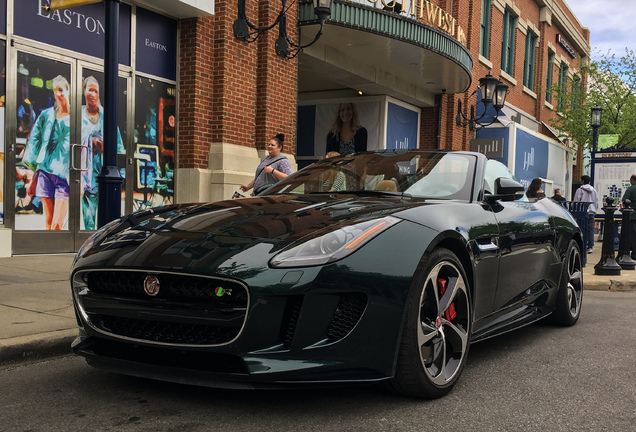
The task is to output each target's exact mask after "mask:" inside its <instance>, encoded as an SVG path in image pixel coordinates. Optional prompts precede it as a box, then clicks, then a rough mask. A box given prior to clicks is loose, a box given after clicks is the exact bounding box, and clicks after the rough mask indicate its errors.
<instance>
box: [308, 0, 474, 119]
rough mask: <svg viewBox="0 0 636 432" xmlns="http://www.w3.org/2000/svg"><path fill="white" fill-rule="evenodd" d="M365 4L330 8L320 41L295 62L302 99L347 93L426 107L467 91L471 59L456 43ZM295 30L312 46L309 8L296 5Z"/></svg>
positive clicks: (436, 31) (410, 20) (314, 26)
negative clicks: (297, 20)
mask: <svg viewBox="0 0 636 432" xmlns="http://www.w3.org/2000/svg"><path fill="white" fill-rule="evenodd" d="M366 4H367V3H364V2H359V3H356V2H346V3H334V4H333V6H332V11H331V16H330V17H329V19H328V20H327V21H326V25H325V29H324V30H323V35H322V36H321V38H320V39H319V40H318V42H317V43H316V44H314V45H312V46H311V47H309V48H307V49H305V50H304V51H303V53H302V54H301V55H300V56H299V59H300V62H299V93H300V95H301V97H304V96H303V95H305V94H320V93H324V92H336V91H343V90H346V89H350V90H353V91H355V92H358V91H361V92H363V93H364V94H367V95H374V94H383V95H389V96H393V97H395V98H398V99H400V100H403V101H405V102H408V103H411V104H413V105H416V106H420V107H424V106H432V105H433V104H434V96H435V95H438V94H441V93H446V94H453V93H461V92H464V91H466V90H467V89H468V88H469V86H470V83H471V70H472V66H473V61H472V57H471V55H470V53H469V51H468V50H467V49H466V48H465V47H464V46H463V45H462V44H461V43H460V42H459V41H458V40H457V39H456V38H454V37H453V36H451V35H450V34H447V33H445V32H443V31H440V30H439V29H436V28H434V27H432V26H430V25H427V24H424V23H422V22H419V21H417V20H415V19H413V18H411V17H408V16H405V15H404V14H397V13H393V12H387V11H384V10H382V9H379V8H372V7H367V6H365V5H366ZM369 4H370V3H369ZM299 24H300V26H301V40H302V42H303V43H307V42H309V41H311V39H313V36H314V35H315V34H316V32H317V31H318V27H319V26H318V24H317V23H316V20H315V15H314V14H313V10H312V5H311V4H301V5H300V23H299Z"/></svg>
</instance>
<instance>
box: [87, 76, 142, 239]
mask: <svg viewBox="0 0 636 432" xmlns="http://www.w3.org/2000/svg"><path fill="white" fill-rule="evenodd" d="M80 70H81V127H80V129H81V131H80V133H81V138H80V144H79V147H80V152H81V156H80V159H79V160H80V161H81V163H82V164H84V165H83V166H81V167H79V166H78V167H76V168H77V169H79V170H80V171H81V179H80V190H79V194H80V202H81V203H80V208H79V225H80V226H79V228H80V234H79V238H78V242H79V243H80V246H81V243H83V241H84V240H85V239H86V238H87V237H88V236H90V234H91V233H92V231H94V230H95V229H96V228H97V203H98V199H99V191H98V186H99V185H98V181H97V177H98V175H99V174H100V173H101V170H102V167H103V159H104V158H103V153H104V138H103V133H104V106H103V98H102V94H103V88H104V73H103V72H102V71H100V70H97V69H96V68H94V67H92V66H91V65H86V66H85V65H80ZM127 81H128V80H127V79H126V78H123V77H120V78H119V81H118V84H117V86H118V98H117V104H118V106H117V117H118V118H117V140H116V147H117V167H118V168H119V172H120V174H121V176H122V178H123V179H124V180H123V182H122V188H121V190H122V192H121V214H126V213H127V211H126V190H127V186H126V180H125V179H126V177H127V176H126V166H127V164H126V161H127V155H126V145H125V143H126V117H127V98H126V94H127V93H128V88H127V86H128V82H127ZM130 166H132V163H130ZM77 247H79V246H77Z"/></svg>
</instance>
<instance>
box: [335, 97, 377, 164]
mask: <svg viewBox="0 0 636 432" xmlns="http://www.w3.org/2000/svg"><path fill="white" fill-rule="evenodd" d="M332 151H334V152H338V153H340V154H341V155H346V154H350V153H357V152H363V151H367V130H366V129H365V128H363V127H362V126H361V125H360V119H359V118H358V110H357V109H356V107H355V105H354V104H352V103H349V102H346V103H341V104H340V106H339V108H338V112H337V114H336V118H335V119H334V121H333V125H332V126H331V129H330V130H329V134H327V151H326V153H329V152H332Z"/></svg>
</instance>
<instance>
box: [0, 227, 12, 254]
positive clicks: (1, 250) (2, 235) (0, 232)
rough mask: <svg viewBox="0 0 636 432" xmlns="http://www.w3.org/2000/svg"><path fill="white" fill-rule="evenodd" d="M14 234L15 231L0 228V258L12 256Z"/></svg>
mask: <svg viewBox="0 0 636 432" xmlns="http://www.w3.org/2000/svg"><path fill="white" fill-rule="evenodd" d="M12 234H13V230H11V229H9V228H2V227H0V258H7V257H10V256H11V250H12V247H11V238H12V237H11V236H12Z"/></svg>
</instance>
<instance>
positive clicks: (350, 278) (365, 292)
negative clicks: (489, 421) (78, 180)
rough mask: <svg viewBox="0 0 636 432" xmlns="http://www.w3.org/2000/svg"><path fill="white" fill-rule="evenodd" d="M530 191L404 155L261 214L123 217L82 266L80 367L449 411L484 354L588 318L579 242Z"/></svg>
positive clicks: (474, 165)
mask: <svg viewBox="0 0 636 432" xmlns="http://www.w3.org/2000/svg"><path fill="white" fill-rule="evenodd" d="M523 191H524V188H523V186H522V185H521V184H519V183H518V182H516V181H515V180H514V178H513V177H512V175H510V173H509V171H508V170H507V169H506V168H505V166H503V165H502V164H501V163H499V162H496V161H493V160H488V159H487V158H486V157H485V156H484V155H482V154H479V153H470V152H442V151H431V152H428V151H422V150H404V151H402V150H394V151H384V152H376V153H373V152H369V153H361V154H357V155H347V156H338V157H335V158H330V159H326V160H323V161H321V162H318V163H316V164H313V165H311V166H309V167H307V168H305V169H303V170H300V171H298V172H296V173H295V174H293V175H291V176H289V177H288V178H286V179H285V180H283V181H281V182H279V183H277V184H275V185H273V186H271V187H270V188H269V189H268V190H266V191H264V192H262V193H261V194H259V195H258V196H255V197H250V198H240V199H235V200H227V201H221V202H215V203H205V204H203V203H200V204H179V205H173V206H168V207H162V208H157V209H152V210H147V211H142V212H138V213H133V214H130V215H127V216H124V217H122V218H121V219H118V220H116V221H114V222H111V223H110V224H108V225H107V226H105V227H103V228H102V229H100V230H99V231H97V232H96V233H95V234H94V235H93V236H92V237H91V238H90V239H89V240H88V241H87V242H86V243H85V244H84V246H83V247H82V249H81V250H80V252H79V253H78V254H77V258H76V260H75V262H74V265H73V268H72V274H71V282H72V292H73V301H74V305H75V311H76V314H77V321H78V324H79V327H80V331H79V335H78V337H77V338H76V339H75V341H74V342H73V350H74V351H75V353H77V354H79V355H81V356H84V357H85V358H86V360H87V361H88V363H89V364H91V365H93V366H95V367H99V368H104V369H107V370H111V371H115V372H118V373H123V374H129V375H136V376H141V377H148V378H156V379H161V380H168V381H175V382H183V383H191V384H197V385H207V386H214V387H229V388H255V387H262V388H263V387H264V388H268V387H279V386H293V385H303V386H308V385H310V384H343V383H362V382H378V383H382V384H384V385H385V386H386V387H387V388H389V389H391V390H394V391H397V392H400V393H403V394H407V395H411V396H415V397H421V398H436V397H440V396H443V395H444V394H446V393H448V392H449V391H450V390H451V388H452V387H453V385H454V384H455V383H456V382H457V380H458V378H459V376H460V374H461V372H462V369H463V367H464V365H465V364H466V360H467V356H468V350H469V346H470V344H471V343H474V342H477V341H479V340H483V339H485V338H489V337H491V336H495V335H498V334H501V333H504V332H507V331H510V330H513V329H515V328H518V327H521V326H524V325H527V324H530V323H533V322H535V321H537V320H541V319H544V318H547V319H550V320H552V321H553V322H554V323H556V324H559V325H565V326H570V325H573V324H575V323H576V321H577V320H578V318H579V314H580V311H581V301H582V295H583V277H582V272H581V267H582V257H581V250H582V247H583V245H582V236H581V232H580V230H579V227H578V226H577V224H576V222H575V221H574V219H573V218H572V217H571V215H570V214H569V213H568V212H567V211H566V210H565V209H564V208H563V207H562V206H561V205H559V204H558V203H557V202H555V201H553V200H552V199H550V198H544V199H541V200H539V201H536V202H530V201H528V200H527V199H526V198H525V196H524V194H523Z"/></svg>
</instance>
